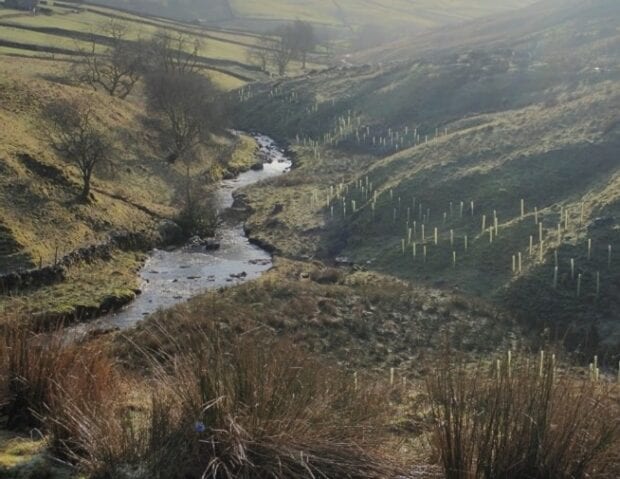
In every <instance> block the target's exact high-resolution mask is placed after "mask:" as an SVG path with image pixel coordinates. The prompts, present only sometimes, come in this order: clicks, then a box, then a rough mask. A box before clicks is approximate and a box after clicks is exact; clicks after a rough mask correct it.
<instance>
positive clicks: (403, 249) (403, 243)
mask: <svg viewBox="0 0 620 479" xmlns="http://www.w3.org/2000/svg"><path fill="white" fill-rule="evenodd" d="M400 248H401V249H402V251H403V256H404V255H405V240H404V239H401V240H400Z"/></svg>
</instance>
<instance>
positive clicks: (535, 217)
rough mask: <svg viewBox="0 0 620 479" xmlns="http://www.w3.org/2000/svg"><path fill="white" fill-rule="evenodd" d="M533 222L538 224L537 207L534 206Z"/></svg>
mask: <svg viewBox="0 0 620 479" xmlns="http://www.w3.org/2000/svg"><path fill="white" fill-rule="evenodd" d="M534 224H538V207H537V206H534Z"/></svg>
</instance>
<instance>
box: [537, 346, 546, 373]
mask: <svg viewBox="0 0 620 479" xmlns="http://www.w3.org/2000/svg"><path fill="white" fill-rule="evenodd" d="M544 367H545V352H544V351H543V350H542V349H541V350H540V356H539V360H538V377H541V378H542V377H543V371H544Z"/></svg>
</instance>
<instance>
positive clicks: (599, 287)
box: [596, 271, 601, 297]
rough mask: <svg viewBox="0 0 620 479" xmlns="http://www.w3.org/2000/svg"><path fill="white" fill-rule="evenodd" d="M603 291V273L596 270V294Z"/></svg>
mask: <svg viewBox="0 0 620 479" xmlns="http://www.w3.org/2000/svg"><path fill="white" fill-rule="evenodd" d="M600 293H601V273H600V271H597V272H596V296H597V297H598V295H599V294H600Z"/></svg>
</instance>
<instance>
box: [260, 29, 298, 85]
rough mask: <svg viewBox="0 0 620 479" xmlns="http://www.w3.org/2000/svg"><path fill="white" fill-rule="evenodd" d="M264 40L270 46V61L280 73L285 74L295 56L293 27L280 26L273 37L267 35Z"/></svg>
mask: <svg viewBox="0 0 620 479" xmlns="http://www.w3.org/2000/svg"><path fill="white" fill-rule="evenodd" d="M264 42H265V44H266V45H267V46H268V47H269V62H270V63H271V64H272V65H273V67H274V68H275V69H276V71H277V72H278V75H280V76H284V75H285V74H286V69H287V68H288V65H289V63H290V62H291V60H293V58H294V56H295V51H294V48H293V47H294V43H293V36H292V29H291V27H290V26H284V27H280V28H279V29H277V30H276V31H275V32H274V33H273V36H272V37H267V38H266V39H265V40H264Z"/></svg>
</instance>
